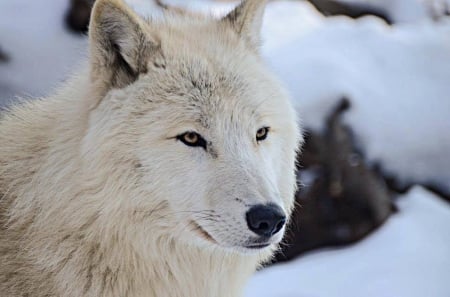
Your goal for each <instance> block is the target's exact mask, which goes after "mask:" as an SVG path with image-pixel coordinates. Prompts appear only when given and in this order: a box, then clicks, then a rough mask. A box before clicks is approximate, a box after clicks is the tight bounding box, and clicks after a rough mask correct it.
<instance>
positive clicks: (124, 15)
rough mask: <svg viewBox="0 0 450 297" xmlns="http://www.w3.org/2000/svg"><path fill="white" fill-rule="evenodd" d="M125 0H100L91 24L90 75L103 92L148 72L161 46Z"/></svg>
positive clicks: (95, 7)
mask: <svg viewBox="0 0 450 297" xmlns="http://www.w3.org/2000/svg"><path fill="white" fill-rule="evenodd" d="M149 27H150V26H149V25H148V24H147V23H145V22H144V21H143V20H142V19H141V18H140V17H139V16H138V15H136V14H135V13H134V12H133V11H132V10H131V8H129V7H128V6H127V5H126V4H124V3H123V2H122V0H97V1H96V3H95V6H94V8H93V12H92V16H91V22H90V25H89V42H90V59H91V75H92V79H93V81H94V83H98V84H101V85H103V91H107V90H108V89H110V88H122V87H125V86H127V85H128V84H130V83H132V82H133V81H135V80H136V79H137V78H138V76H139V74H141V73H145V72H146V71H147V64H148V61H149V58H150V56H151V55H153V54H155V52H156V51H158V50H159V48H160V46H159V43H158V42H157V41H156V38H154V37H152V36H151V35H152V34H151V33H150V31H151V30H150V28H149Z"/></svg>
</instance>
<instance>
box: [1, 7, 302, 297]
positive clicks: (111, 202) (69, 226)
mask: <svg viewBox="0 0 450 297" xmlns="http://www.w3.org/2000/svg"><path fill="white" fill-rule="evenodd" d="M265 2H266V1H261V0H247V1H244V2H242V3H241V4H240V5H239V6H238V7H237V8H235V9H234V10H233V11H232V12H230V13H229V14H228V15H226V16H225V17H223V18H220V19H216V18H213V17H212V16H194V15H191V14H180V13H170V12H168V13H167V15H166V17H165V18H163V19H161V20H146V19H143V18H141V17H140V16H138V15H137V14H136V13H135V12H134V11H132V10H131V8H129V7H128V6H127V5H126V4H125V3H123V2H122V1H121V0H98V1H96V4H95V6H94V9H93V12H92V17H91V21H90V28H89V55H88V57H87V59H86V63H85V64H84V65H82V66H81V67H80V68H81V69H80V70H79V71H78V72H77V74H76V75H74V76H73V78H71V79H70V80H69V81H67V82H66V83H65V84H64V85H63V86H62V87H61V88H59V89H58V90H57V91H56V92H55V93H54V94H53V95H52V96H49V97H47V98H41V99H35V100H30V101H24V102H21V103H19V104H16V105H15V106H12V107H10V108H9V109H8V110H7V111H6V112H4V113H3V114H2V117H1V119H0V192H1V196H0V197H1V200H0V263H1V265H0V292H1V293H0V294H1V296H5V297H19V296H20V297H24V296H29V297H31V296H33V297H61V296H66V297H81V296H83V297H94V296H95V297H98V296H103V297H111V296H112V297H144V296H145V297H164V296H168V297H169V296H170V297H230V296H241V293H242V289H243V286H244V284H245V282H246V280H247V279H248V278H249V276H250V275H251V274H252V273H253V272H254V271H255V270H256V269H257V268H258V266H259V265H260V264H261V263H262V262H263V261H266V260H268V259H269V258H270V257H271V255H272V253H273V252H274V250H276V249H277V245H278V243H279V242H280V240H281V239H282V236H283V233H284V230H285V228H286V227H285V226H286V222H287V221H288V218H289V215H290V213H291V211H292V208H293V203H294V193H295V188H296V179H295V167H296V166H295V159H296V154H297V151H298V147H299V144H300V143H301V141H302V136H301V131H300V127H299V125H298V121H297V117H296V114H295V111H294V110H293V108H292V106H291V104H290V101H289V97H288V95H287V94H286V92H285V91H284V89H283V87H282V86H281V85H280V83H279V82H278V81H277V79H276V78H274V77H273V76H272V75H271V74H270V71H268V70H267V68H266V66H264V63H263V60H262V58H261V56H260V54H259V44H260V27H261V23H262V18H263V12H264V7H265V4H266V3H265Z"/></svg>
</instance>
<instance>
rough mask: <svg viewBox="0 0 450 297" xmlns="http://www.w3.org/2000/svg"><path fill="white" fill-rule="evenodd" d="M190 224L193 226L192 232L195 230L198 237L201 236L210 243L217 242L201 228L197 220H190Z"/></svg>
mask: <svg viewBox="0 0 450 297" xmlns="http://www.w3.org/2000/svg"><path fill="white" fill-rule="evenodd" d="M191 224H192V225H193V226H194V232H196V233H197V234H198V235H200V237H202V238H203V239H205V240H207V241H209V242H211V243H215V244H218V242H217V241H216V240H215V239H214V238H213V237H212V236H211V235H210V234H209V233H208V232H207V231H206V230H205V229H203V228H202V226H200V225H199V224H198V223H197V222H195V221H194V220H191Z"/></svg>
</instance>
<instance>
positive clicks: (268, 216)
mask: <svg viewBox="0 0 450 297" xmlns="http://www.w3.org/2000/svg"><path fill="white" fill-rule="evenodd" d="M246 216H247V225H248V228H249V229H250V230H252V231H253V232H255V233H256V234H258V235H260V236H266V237H270V236H272V235H274V234H276V233H277V232H278V231H280V230H281V228H283V226H284V224H285V223H286V216H285V215H284V212H283V210H282V209H281V208H280V207H279V206H277V205H275V204H268V205H262V204H260V205H256V206H253V207H252V208H250V210H249V211H247V215H246Z"/></svg>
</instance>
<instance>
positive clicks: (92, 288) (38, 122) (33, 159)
mask: <svg viewBox="0 0 450 297" xmlns="http://www.w3.org/2000/svg"><path fill="white" fill-rule="evenodd" d="M86 85H87V81H86V79H75V80H74V82H73V83H71V84H69V85H68V86H67V87H66V88H65V89H64V90H62V91H61V92H59V93H58V94H57V95H56V96H54V97H51V98H47V99H45V100H36V101H31V102H28V103H24V104H22V105H19V106H18V107H14V108H12V110H11V111H9V112H7V113H6V114H5V115H4V116H3V117H2V119H1V120H0V121H1V123H0V142H1V143H2V145H1V146H0V189H1V192H2V194H3V197H2V198H1V200H0V262H1V263H2V265H1V266H0V291H2V292H3V293H4V294H6V295H5V296H9V297H18V296H34V297H44V296H46V297H56V296H68V297H69V296H70V297H81V296H83V297H88V296H92V297H94V296H96V297H97V296H105V297H106V296H108V297H114V296H117V297H125V296H126V297H141V296H142V297H144V296H146V297H153V296H155V297H156V296H158V297H164V296H169V295H168V294H169V293H168V288H170V297H177V296H179V297H194V296H195V297H222V296H223V297H225V296H227V297H229V296H239V292H240V291H241V290H242V286H243V284H244V283H245V281H246V280H247V278H248V277H249V276H250V274H251V273H253V271H254V270H255V269H256V266H257V264H258V263H259V260H260V257H259V256H260V255H258V256H257V255H243V254H239V253H236V252H227V251H224V250H223V249H221V248H213V247H211V246H206V245H205V247H199V246H191V245H189V244H188V243H185V242H183V240H181V239H178V238H179V237H181V235H182V234H176V233H175V234H174V232H173V231H171V229H170V228H171V227H170V226H169V225H167V226H166V225H165V224H166V220H167V219H168V218H170V217H171V214H170V211H169V210H168V209H167V208H166V206H165V205H164V203H163V202H159V203H156V202H155V205H154V207H153V208H152V209H153V210H152V211H148V209H147V210H145V211H143V212H142V213H140V212H139V210H136V209H135V207H134V205H133V203H132V202H128V201H130V200H132V199H129V198H130V197H136V199H140V198H142V199H144V197H141V196H142V195H144V193H140V192H139V191H138V190H136V188H135V187H133V181H136V182H137V180H138V176H136V173H135V171H133V170H130V168H131V166H130V162H132V161H133V160H128V159H122V160H118V161H117V162H115V163H114V164H112V166H110V168H108V167H105V166H103V167H100V165H99V164H96V161H95V160H96V158H97V157H98V158H99V159H100V161H101V159H102V158H114V157H116V156H114V155H108V153H107V152H103V151H102V150H101V149H99V150H98V151H96V152H93V151H90V149H89V148H86V147H84V146H83V142H84V141H85V139H86V137H88V136H87V134H88V124H89V121H90V116H89V110H88V108H87V107H86V106H87V104H85V102H84V101H83V100H80V98H84V97H86V96H89V93H88V91H82V92H80V91H77V90H88V89H89V88H87V87H86ZM85 154H99V156H97V157H96V158H90V159H89V158H88V156H86V155H85ZM86 160H88V161H86ZM100 161H99V162H100ZM145 198H146V199H148V197H145ZM139 220H140V221H141V222H140V224H133V223H134V222H136V221H139ZM142 221H145V223H144V224H142ZM136 226H140V227H136ZM178 229H179V228H178ZM3 293H2V294H3Z"/></svg>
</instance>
